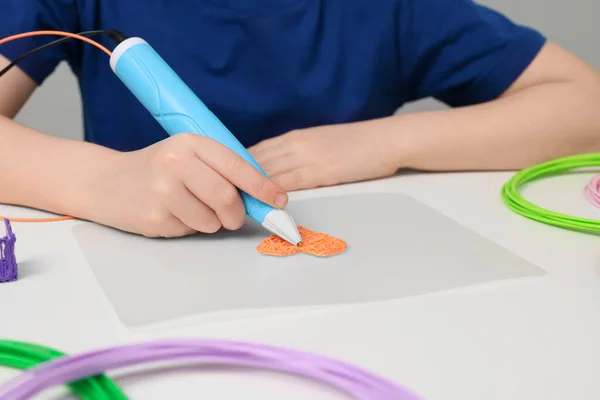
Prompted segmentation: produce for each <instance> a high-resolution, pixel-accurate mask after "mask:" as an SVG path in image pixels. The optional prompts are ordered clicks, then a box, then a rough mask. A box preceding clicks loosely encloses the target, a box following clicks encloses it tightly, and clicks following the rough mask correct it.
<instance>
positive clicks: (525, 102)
mask: <svg viewBox="0 0 600 400" xmlns="http://www.w3.org/2000/svg"><path fill="white" fill-rule="evenodd" d="M373 127H377V129H381V130H384V131H388V132H389V134H390V135H391V137H390V139H391V140H393V143H395V146H396V149H397V154H398V159H397V162H398V164H397V166H398V167H410V168H416V169H424V170H498V169H520V168H523V167H527V166H530V165H532V164H536V163H540V162H543V161H546V160H549V159H553V158H557V157H561V156H565V155H570V154H575V153H589V152H600V74H599V73H598V72H596V71H595V70H594V69H592V68H591V67H590V66H588V65H587V64H585V63H584V62H582V61H581V60H579V59H578V58H576V57H575V56H573V55H571V54H570V53H568V52H567V51H565V50H563V49H561V48H560V47H558V46H556V45H554V44H551V43H549V44H547V45H546V46H545V47H544V48H543V49H542V50H541V52H540V53H539V55H538V57H536V59H535V60H534V61H533V63H532V64H531V65H530V66H529V68H527V70H526V71H525V72H524V73H523V74H522V75H521V77H520V78H519V79H518V80H517V81H516V82H515V83H514V84H513V85H512V86H511V87H510V88H509V89H508V90H507V91H506V92H505V93H504V94H503V95H502V96H500V98H498V99H497V100H494V101H491V102H487V103H483V104H480V105H474V106H469V107H464V108H456V109H451V110H445V111H435V112H423V113H415V114H408V115H402V116H397V117H392V118H388V119H386V120H382V121H380V122H375V123H374V124H373ZM392 137H393V139H392Z"/></svg>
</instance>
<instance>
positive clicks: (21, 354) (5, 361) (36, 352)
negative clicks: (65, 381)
mask: <svg viewBox="0 0 600 400" xmlns="http://www.w3.org/2000/svg"><path fill="white" fill-rule="evenodd" d="M64 355H65V354H63V353H61V352H60V351H57V350H54V349H51V348H48V347H43V346H39V345H36V344H31V343H24V342H17V341H12V340H0V365H2V366H5V367H9V368H15V369H21V370H27V369H30V368H33V367H35V366H37V365H39V364H41V363H44V362H46V361H50V360H53V359H56V358H59V357H63V356H64ZM69 389H70V390H71V392H72V393H73V394H75V395H76V396H78V397H79V398H80V399H82V400H127V397H126V396H125V394H123V393H122V392H121V390H120V389H119V388H118V387H117V385H116V384H115V383H114V382H113V381H112V380H111V379H109V378H107V377H106V376H104V375H97V376H93V377H90V378H86V379H81V380H79V381H75V382H73V383H70V384H69ZM0 399H2V400H4V397H0Z"/></svg>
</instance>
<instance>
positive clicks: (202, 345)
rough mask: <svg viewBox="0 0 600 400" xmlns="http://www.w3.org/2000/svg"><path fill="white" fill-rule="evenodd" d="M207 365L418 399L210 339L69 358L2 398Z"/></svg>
mask: <svg viewBox="0 0 600 400" xmlns="http://www.w3.org/2000/svg"><path fill="white" fill-rule="evenodd" d="M167 361H171V362H173V361H177V362H179V363H203V364H211V365H233V366H240V367H246V368H260V369H265V370H271V371H276V372H281V373H287V374H292V375H297V376H301V377H305V378H310V379H313V380H316V381H319V382H322V383H326V384H328V385H330V386H332V387H334V388H337V389H339V390H341V391H342V392H345V393H346V394H349V395H352V398H354V399H359V400H419V399H420V398H419V397H417V396H416V395H414V394H413V393H411V392H409V391H408V390H406V389H404V388H402V387H400V386H398V385H396V384H395V383H393V382H391V381H388V380H386V379H383V378H381V377H378V376H376V375H374V374H371V373H369V372H368V371H365V370H362V369H360V368H358V367H355V366H352V365H349V364H346V363H343V362H341V361H337V360H334V359H330V358H326V357H322V356H319V355H316V354H310V353H304V352H300V351H297V350H292V349H285V348H279V347H272V346H268V345H261V344H253V343H244V342H235V341H225V340H209V339H195V338H186V339H170V340H169V339H167V340H157V341H152V342H145V343H134V344H128V345H122V346H117V347H112V348H106V349H102V350H96V351H90V352H87V353H81V354H78V355H73V356H64V357H61V358H58V359H55V360H51V361H48V362H45V363H43V364H41V365H39V366H37V367H34V368H32V369H29V370H27V371H25V372H23V373H21V374H20V375H17V376H16V377H14V378H13V379H12V380H9V381H7V382H5V383H4V384H3V385H1V386H0V399H2V400H25V399H29V398H31V397H32V396H34V395H36V394H38V393H40V392H41V391H43V390H45V389H49V388H51V387H53V386H55V385H60V384H65V383H68V382H73V381H77V380H80V379H82V378H85V377H88V376H95V375H97V374H100V373H104V372H105V371H109V370H112V369H116V368H125V367H129V366H134V365H141V364H146V363H160V362H162V363H164V362H167Z"/></svg>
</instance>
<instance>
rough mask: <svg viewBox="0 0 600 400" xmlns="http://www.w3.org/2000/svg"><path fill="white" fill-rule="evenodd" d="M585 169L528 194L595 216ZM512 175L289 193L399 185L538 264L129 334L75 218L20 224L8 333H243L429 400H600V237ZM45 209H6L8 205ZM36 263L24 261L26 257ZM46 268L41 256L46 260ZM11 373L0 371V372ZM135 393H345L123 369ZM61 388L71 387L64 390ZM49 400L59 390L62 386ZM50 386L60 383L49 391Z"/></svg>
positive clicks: (56, 341)
mask: <svg viewBox="0 0 600 400" xmlns="http://www.w3.org/2000/svg"><path fill="white" fill-rule="evenodd" d="M590 176H591V175H573V176H569V177H561V178H556V179H552V180H548V181H545V182H541V183H537V184H535V186H532V187H531V190H527V191H526V192H525V193H526V195H527V197H528V198H530V199H532V200H534V201H536V202H538V203H540V204H542V205H546V206H549V207H552V208H553V209H555V210H558V211H563V212H570V213H572V214H577V215H582V216H588V217H594V216H595V217H597V218H599V219H600V210H596V209H594V208H593V207H592V206H591V205H589V204H587V203H586V202H585V200H584V199H583V196H582V193H581V190H582V187H583V185H584V184H585V183H587V181H588V180H589V178H590ZM509 177H510V174H507V173H496V174H492V173H475V174H448V175H444V174H430V175H401V176H397V177H394V178H391V179H387V180H382V181H376V182H369V183H362V184H356V185H347V186H342V187H337V188H328V189H323V190H317V191H307V192H299V193H293V194H292V200H293V199H300V198H308V197H312V196H320V195H323V194H338V193H358V192H368V191H372V192H376V191H382V190H385V191H398V192H402V193H407V194H409V195H411V196H413V197H415V198H416V199H418V200H420V201H422V202H423V203H425V204H427V205H429V206H431V207H433V208H435V209H437V210H439V211H440V212H442V213H444V214H446V215H448V216H450V217H451V218H453V219H455V220H456V221H458V222H459V223H462V224H464V225H465V226H467V227H469V228H470V229H472V230H475V231H477V232H478V233H480V234H481V235H483V236H485V237H487V238H488V239H490V240H493V241H494V242H496V243H498V244H499V245H501V246H504V247H506V248H507V249H509V250H511V251H513V252H515V253H517V254H519V255H520V256H522V257H523V258H525V259H527V260H528V261H530V262H532V263H534V264H536V265H538V266H539V267H541V268H542V269H544V270H545V271H546V272H547V274H546V275H544V276H542V277H535V278H527V279H519V280H512V281H501V282H495V283H492V284H487V285H480V286H475V287H469V288H464V289H460V290H453V291H446V292H440V293H435V294H432V295H426V296H419V297H413V298H409V299H404V300H399V301H390V302H385V303H378V304H370V305H361V306H344V307H334V308H331V307H328V308H316V309H309V310H303V311H297V310H296V311H290V312H282V311H278V312H277V313H273V314H272V315H262V316H260V317H256V316H253V317H252V318H250V317H248V316H245V315H243V314H240V315H239V318H237V317H234V318H231V317H228V318H227V319H224V320H215V321H212V322H210V323H206V322H203V323H193V322H191V323H188V324H184V325H180V326H173V327H171V328H169V329H166V328H165V329H162V330H160V331H156V330H154V331H139V332H134V331H131V330H128V329H126V328H125V327H124V326H123V325H122V324H121V323H120V322H119V320H118V319H117V318H116V316H115V314H114V313H113V311H112V309H111V307H110V305H109V304H108V302H107V300H106V299H105V297H104V296H103V293H102V291H101V289H100V287H99V286H98V285H97V283H96V282H95V279H94V275H93V274H92V272H91V271H90V269H89V268H88V266H87V264H86V262H85V259H84V257H83V255H82V254H81V253H80V251H79V250H78V247H77V244H76V243H75V240H74V238H73V237H72V236H71V234H70V229H71V227H72V225H73V224H75V223H77V222H76V221H68V222H60V223H52V224H16V223H15V224H14V225H13V228H14V230H15V232H16V234H17V237H18V247H17V253H18V259H19V261H20V263H21V278H20V280H19V282H18V283H16V284H6V285H0V318H1V319H0V336H1V337H4V338H10V339H16V340H24V341H32V342H37V343H40V344H44V345H47V346H51V347H55V348H58V349H60V350H63V351H66V352H69V353H73V352H79V351H84V350H88V349H91V348H97V347H104V346H110V345H114V344H119V343H123V342H129V341H138V340H146V339H152V338H169V337H176V336H198V337H213V338H214V337H217V338H235V339H240V340H250V341H257V342H263V343H269V344H275V345H282V346H288V347H294V348H298V349H303V350H308V351H313V352H317V353H320V354H323V355H329V356H332V357H336V358H340V359H343V360H346V361H349V362H352V363H356V364H358V365H361V366H362V367H364V368H367V369H370V370H372V371H373V372H377V373H380V374H382V375H385V376H388V377H390V378H392V379H394V380H396V381H397V382H398V383H400V384H403V385H406V386H408V387H410V388H412V389H413V390H415V391H416V392H417V393H419V394H420V395H421V396H423V397H424V398H426V399H429V400H482V399H486V400H495V399H498V400H500V399H502V400H508V399H511V400H538V399H539V400H542V399H543V400H555V399H556V400H564V399H594V398H600V385H598V383H597V382H598V371H600V285H599V281H600V245H599V243H600V242H599V241H598V238H597V237H594V236H591V235H584V234H579V233H575V232H569V231H564V230H560V229H557V228H554V227H549V226H545V225H542V224H538V223H536V222H533V221H529V220H527V219H525V218H523V217H521V216H518V215H516V214H513V213H512V212H511V211H510V210H508V209H507V208H506V207H505V206H504V204H503V203H502V202H501V199H500V195H499V192H500V188H501V186H502V184H503V183H504V182H505V181H506V180H507V179H508V178H509ZM9 212H12V213H13V215H15V213H17V214H18V215H19V216H23V215H37V212H33V211H23V210H20V209H19V210H15V209H12V208H10V207H6V206H0V214H5V213H9ZM33 260H36V261H39V260H43V263H39V262H35V265H36V266H37V267H36V269H33V267H32V268H29V267H28V265H33V264H32V261H33ZM39 265H43V267H39ZM12 374H14V372H13V371H9V370H4V369H1V370H0V379H2V380H4V379H6V378H8V377H9V376H12ZM118 382H119V383H120V384H121V385H122V387H123V388H124V390H125V391H126V392H127V393H128V394H129V395H130V396H131V398H132V399H178V400H181V399H197V398H219V399H229V398H231V399H237V398H244V399H261V400H264V399H281V398H285V399H307V398H311V399H327V398H340V399H341V398H344V397H343V396H341V395H338V394H335V393H333V392H331V391H328V390H327V389H324V388H322V387H318V386H310V385H308V386H307V385H305V382H304V381H301V380H299V379H295V378H287V377H281V376H278V375H272V374H268V373H262V372H261V373H258V372H256V373H254V372H253V373H243V372H240V371H238V372H225V371H216V372H208V371H206V370H197V369H196V370H195V369H186V370H173V369H171V370H169V371H168V372H165V373H158V372H157V370H153V372H152V373H149V374H141V373H131V372H125V371H123V372H121V373H119V374H118ZM60 393H64V392H63V391H62V390H60ZM45 394H46V396H45V397H43V398H53V399H57V397H56V395H54V396H51V397H48V396H49V395H50V394H52V392H46V393H45ZM54 394H56V392H54Z"/></svg>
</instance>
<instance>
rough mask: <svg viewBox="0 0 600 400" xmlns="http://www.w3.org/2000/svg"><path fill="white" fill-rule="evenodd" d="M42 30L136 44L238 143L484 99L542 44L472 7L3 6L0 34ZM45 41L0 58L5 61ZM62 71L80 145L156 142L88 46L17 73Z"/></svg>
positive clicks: (72, 0)
mask: <svg viewBox="0 0 600 400" xmlns="http://www.w3.org/2000/svg"><path fill="white" fill-rule="evenodd" d="M41 29H53V30H63V31H69V32H79V31H87V30H94V29H117V30H120V31H122V32H123V33H125V34H126V35H128V36H130V37H131V36H138V37H141V38H143V39H145V40H146V41H147V42H149V43H150V45H152V46H153V47H154V48H155V49H156V50H157V52H158V53H159V54H160V55H161V56H162V57H163V58H164V59H165V60H166V61H167V63H169V64H170V65H171V67H172V68H173V69H174V70H175V71H176V72H177V73H178V74H179V75H180V76H181V78H182V79H183V80H184V81H185V82H186V83H187V84H188V85H189V86H190V87H191V88H192V90H194V91H195V93H196V94H197V95H198V96H199V97H200V99H201V100H202V101H203V102H204V103H205V104H206V105H207V106H208V107H209V108H210V109H211V110H212V111H213V112H214V113H215V114H216V116H217V117H218V118H219V119H221V121H223V123H224V124H225V125H226V126H227V127H228V128H229V129H230V130H231V131H232V132H233V134H234V135H236V136H237V137H238V139H239V140H240V141H241V142H242V144H244V145H245V146H251V145H253V144H255V143H257V142H259V141H261V140H263V139H266V138H270V137H273V136H276V135H280V134H283V133H286V132H288V131H290V130H293V129H299V128H304V127H310V126H317V125H324V124H335V123H344V122H352V121H359V120H366V119H373V118H380V117H385V116H389V115H392V114H393V113H394V112H395V111H396V110H397V109H398V108H399V107H401V106H402V105H403V104H405V103H407V102H411V101H414V100H418V99H422V98H428V97H433V98H436V99H439V100H441V101H442V102H444V103H446V104H448V105H450V106H453V107H455V106H464V105H469V104H475V103H480V102H485V101H489V100H492V99H494V98H496V97H498V96H499V95H500V94H502V93H503V92H504V91H505V90H506V89H507V88H508V87H509V86H510V85H511V84H512V83H513V82H514V81H515V79H516V78H518V76H519V75H520V74H521V73H522V72H523V71H524V70H525V68H526V67H527V66H528V65H529V64H530V62H531V61H532V60H533V58H534V57H535V56H536V54H537V53H538V52H539V50H540V49H541V47H542V46H543V44H544V41H545V38H544V37H543V36H542V35H541V34H540V33H538V32H537V31H534V30H532V29H530V28H527V27H523V26H520V25H517V24H516V23H514V22H512V21H511V20H509V19H508V18H506V17H505V16H503V15H500V14H499V13H497V12H495V11H493V10H490V9H489V8H486V7H484V6H481V5H479V4H477V3H474V2H473V1H471V0H2V4H1V5H0V37H5V36H8V35H12V34H15V33H20V32H25V31H32V30H41ZM54 39H55V37H35V38H27V39H21V40H17V41H14V42H11V43H8V44H5V45H2V46H0V53H2V54H4V55H5V56H6V57H8V58H11V59H12V58H15V57H16V56H18V55H19V54H21V53H24V52H26V51H28V50H30V49H32V48H33V47H36V46H39V45H41V44H43V43H47V42H48V41H50V40H54ZM99 40H100V41H101V42H102V43H103V44H104V45H106V46H110V48H113V47H114V44H113V43H112V42H111V41H110V40H109V39H107V38H100V39H99ZM62 60H66V61H67V62H68V63H69V65H70V67H71V68H72V70H73V71H74V73H75V74H76V75H77V77H78V79H79V83H80V89H81V94H82V100H83V112H84V122H85V138H86V140H88V141H91V142H94V143H97V144H100V145H104V146H107V147H111V148H114V149H117V150H122V151H128V150H135V149H139V148H142V147H145V146H148V145H150V144H152V143H155V142H157V141H159V140H162V139H164V138H166V137H167V134H166V133H165V132H164V130H163V129H162V128H161V127H160V125H159V124H158V123H157V122H156V121H155V120H154V119H153V117H152V116H151V115H150V114H149V113H148V112H147V111H146V110H145V109H144V108H143V106H142V105H141V104H140V103H139V102H138V101H137V99H135V98H134V96H133V95H132V94H131V93H130V92H129V91H128V90H127V89H126V87H125V86H124V85H123V83H122V82H121V81H120V80H119V79H118V78H117V77H116V76H115V75H114V74H113V72H112V71H111V69H110V66H109V58H108V56H107V55H106V54H105V53H103V52H102V51H100V50H98V49H97V48H95V47H93V46H91V45H89V44H86V43H83V42H80V41H70V42H68V43H66V44H64V45H61V46H60V47H55V48H52V49H48V50H45V51H43V52H41V53H38V54H37V55H35V56H32V57H31V58H29V59H27V60H26V61H24V62H23V63H22V64H20V66H21V68H22V69H23V70H24V71H25V72H27V73H28V74H29V75H30V76H31V77H32V78H33V79H34V80H35V81H36V82H38V83H42V81H44V79H45V78H46V77H47V76H48V75H49V74H50V73H51V72H52V71H53V70H54V68H55V67H56V65H57V64H58V63H59V62H60V61H62ZM365 134H368V132H365Z"/></svg>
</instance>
